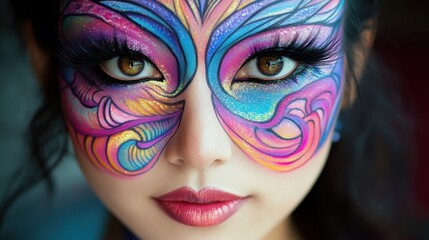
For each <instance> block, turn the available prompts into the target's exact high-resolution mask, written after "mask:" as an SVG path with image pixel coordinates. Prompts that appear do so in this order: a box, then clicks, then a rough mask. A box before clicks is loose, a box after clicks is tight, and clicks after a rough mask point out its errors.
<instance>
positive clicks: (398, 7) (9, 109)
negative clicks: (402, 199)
mask: <svg viewBox="0 0 429 240" xmlns="http://www.w3.org/2000/svg"><path fill="white" fill-rule="evenodd" d="M6 3H7V1H5V0H0V9H1V10H0V83H1V85H0V197H2V196H3V194H4V193H5V192H6V191H7V190H8V184H6V183H8V182H7V181H8V180H9V179H13V174H14V171H15V170H16V169H17V168H18V166H20V163H22V162H23V160H24V159H25V158H26V157H27V153H28V149H27V144H26V142H25V141H26V126H27V124H28V123H29V121H30V119H31V117H32V114H33V113H34V111H35V110H36V109H37V107H38V105H39V104H40V101H39V98H40V93H39V90H38V87H37V84H36V81H35V80H34V76H33V72H32V70H31V67H30V66H29V58H28V55H27V53H26V52H25V50H24V49H23V44H22V42H20V41H19V40H18V36H17V29H15V28H14V26H13V24H12V19H11V14H10V11H8V10H7V5H6ZM428 3H429V2H428V1H424V0H383V1H382V12H381V15H380V22H379V31H378V36H377V39H376V42H375V46H374V49H375V54H376V55H377V56H378V57H379V58H381V59H382V60H383V62H384V63H385V64H386V65H387V66H388V67H389V68H390V69H392V70H393V71H394V74H397V75H398V76H399V77H400V79H402V80H401V82H400V83H399V95H398V98H401V99H403V100H402V101H403V104H404V106H405V107H406V110H407V112H408V114H409V115H410V116H412V117H413V118H414V119H415V120H414V122H415V128H414V132H413V137H414V139H415V142H416V149H417V153H416V154H417V161H416V162H415V163H414V165H415V169H416V170H415V173H414V174H413V181H414V184H413V186H414V188H415V189H412V191H411V192H412V193H414V194H415V199H416V200H415V204H416V205H419V206H422V207H423V211H426V213H425V214H426V215H429V152H426V151H427V150H429V101H428V98H429V17H428V16H429V13H428V11H429V4H428ZM403 141H408V139H404V140H403ZM54 179H55V181H56V183H57V186H58V188H57V189H58V191H57V192H56V194H55V195H54V197H53V198H49V197H48V196H47V191H46V188H45V186H44V185H43V184H39V185H38V186H37V187H36V188H34V189H32V190H31V191H29V192H28V193H26V194H25V195H24V196H23V197H22V198H21V199H20V200H19V201H18V202H17V203H16V204H15V205H14V207H13V209H11V211H10V213H9V215H8V221H7V223H6V224H5V226H4V229H3V233H2V234H3V235H0V239H27V238H26V237H25V236H26V234H28V232H32V233H34V235H33V236H34V238H32V239H56V238H55V236H58V235H57V234H56V231H59V232H62V233H64V232H66V233H67V232H68V233H70V234H65V235H63V234H62V236H67V235H68V236H70V239H88V240H89V239H100V238H101V234H102V232H103V226H104V225H105V222H104V221H105V219H106V216H107V212H106V210H105V209H104V208H103V207H102V206H101V204H100V203H99V202H98V200H97V199H96V198H95V196H94V195H93V194H92V193H91V191H90V190H89V188H88V186H87V185H86V183H85V182H84V180H83V176H82V175H81V173H80V171H79V170H78V167H77V165H76V162H75V161H74V157H73V154H72V153H70V154H68V155H67V158H66V159H65V161H64V162H63V163H62V164H61V165H60V166H59V167H58V169H56V170H55V172H54ZM35 199H36V200H35ZM65 215H66V216H68V217H67V218H62V216H65ZM73 216H74V217H73ZM47 223H48V224H49V225H50V226H51V227H50V228H49V229H46V228H41V227H39V225H44V226H46V224H47ZM23 229H25V230H23ZM82 229H87V230H85V231H84V232H85V235H82V236H80V237H78V236H77V235H76V234H78V233H79V232H82ZM36 236H39V237H36Z"/></svg>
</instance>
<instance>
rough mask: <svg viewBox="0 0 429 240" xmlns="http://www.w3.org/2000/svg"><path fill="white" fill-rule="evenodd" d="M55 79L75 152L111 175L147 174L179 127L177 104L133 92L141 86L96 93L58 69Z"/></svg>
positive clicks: (78, 78)
mask: <svg viewBox="0 0 429 240" xmlns="http://www.w3.org/2000/svg"><path fill="white" fill-rule="evenodd" d="M60 81H61V97H62V104H63V109H64V114H65V117H66V121H67V125H68V129H69V133H70V136H71V138H72V140H73V142H74V145H75V147H76V148H77V149H76V150H77V151H80V153H81V154H82V155H84V156H85V157H86V158H87V159H89V160H90V161H91V162H92V163H93V164H94V165H95V166H97V167H98V168H99V169H101V170H103V171H106V172H108V173H110V174H112V175H114V176H119V177H124V176H135V175H138V174H142V173H144V172H147V171H148V170H150V169H151V168H152V167H153V165H154V164H155V163H156V161H157V160H158V157H159V155H160V153H161V152H162V150H163V149H164V147H165V145H166V144H167V142H168V141H169V139H170V138H171V137H172V136H173V134H174V133H175V131H176V129H177V127H178V125H179V122H180V118H181V114H182V109H183V103H181V102H177V103H168V104H167V103H166V102H165V101H163V100H165V99H157V98H156V97H153V96H152V95H149V94H146V93H147V91H144V90H140V91H139V90H136V89H144V87H142V86H139V87H130V88H128V89H122V90H120V91H117V90H111V89H110V90H106V89H100V88H97V87H95V86H92V85H89V84H88V83H87V82H86V81H85V79H84V77H83V76H81V75H80V74H79V73H77V72H74V71H72V70H69V71H63V74H62V76H61V80H60ZM132 88H134V89H132Z"/></svg>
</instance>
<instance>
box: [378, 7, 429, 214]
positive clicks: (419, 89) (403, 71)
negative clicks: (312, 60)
mask: <svg viewBox="0 0 429 240" xmlns="http://www.w3.org/2000/svg"><path fill="white" fill-rule="evenodd" d="M381 2H382V7H381V9H382V12H381V13H380V22H379V30H378V35H377V39H376V42H375V46H374V49H375V53H376V54H377V55H378V56H379V57H380V58H381V59H382V61H383V62H384V64H386V65H387V67H388V68H390V69H392V70H393V72H394V73H395V74H398V75H399V78H400V79H401V82H400V84H399V88H400V89H399V94H400V96H398V98H402V99H403V105H404V106H405V109H406V111H408V113H409V114H410V115H411V116H412V117H413V118H414V119H415V128H414V133H413V135H414V140H415V143H416V149H417V162H415V169H416V172H415V176H414V186H415V190H414V192H415V194H416V201H417V203H416V204H420V205H422V206H423V209H425V211H426V214H428V213H429V154H428V152H427V150H429V108H428V107H429V12H428V11H429V1H424V0H382V1H381ZM404 141H407V139H404Z"/></svg>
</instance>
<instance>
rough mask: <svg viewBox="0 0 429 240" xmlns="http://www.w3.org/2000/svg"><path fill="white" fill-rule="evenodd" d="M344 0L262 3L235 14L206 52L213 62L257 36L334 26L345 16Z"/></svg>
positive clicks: (210, 43) (251, 5) (218, 32)
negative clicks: (224, 51) (303, 27)
mask: <svg viewBox="0 0 429 240" xmlns="http://www.w3.org/2000/svg"><path fill="white" fill-rule="evenodd" d="M343 6H344V0H319V1H314V0H290V1H285V0H276V1H272V0H263V1H257V2H254V3H252V4H249V5H248V6H246V7H244V8H243V9H241V10H239V11H237V12H235V13H233V14H232V15H230V16H229V17H228V18H227V19H225V20H224V21H223V22H222V23H221V24H219V25H218V26H217V27H216V29H215V30H214V32H213V34H212V36H211V38H210V41H209V45H208V49H207V55H206V59H207V62H210V61H211V60H212V58H213V56H214V55H215V53H217V52H218V51H219V50H220V49H229V48H230V47H231V46H232V45H234V44H235V43H237V42H240V41H242V40H243V39H245V38H248V37H250V36H252V35H256V34H258V33H261V32H264V31H267V30H274V29H281V28H285V27H292V26H299V25H306V24H323V25H331V26H332V25H334V24H335V23H337V22H338V20H339V19H340V17H341V16H342V12H343V8H344V7H343Z"/></svg>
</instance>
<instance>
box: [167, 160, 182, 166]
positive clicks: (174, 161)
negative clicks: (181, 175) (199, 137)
mask: <svg viewBox="0 0 429 240" xmlns="http://www.w3.org/2000/svg"><path fill="white" fill-rule="evenodd" d="M169 162H170V163H171V164H172V165H175V166H178V167H181V166H184V165H185V161H184V160H182V159H180V158H176V159H171V160H169Z"/></svg>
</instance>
